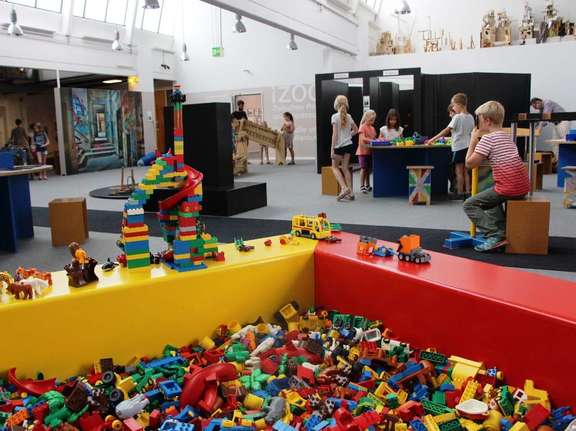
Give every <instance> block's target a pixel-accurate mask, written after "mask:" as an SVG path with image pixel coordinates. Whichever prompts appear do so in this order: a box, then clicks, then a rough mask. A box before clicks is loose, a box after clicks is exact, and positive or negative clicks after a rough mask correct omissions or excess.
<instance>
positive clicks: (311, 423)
mask: <svg viewBox="0 0 576 431" xmlns="http://www.w3.org/2000/svg"><path fill="white" fill-rule="evenodd" d="M320 422H322V416H320V415H319V414H317V413H313V414H312V415H310V417H309V418H308V419H306V420H305V421H304V430H305V431H312V430H313V429H314V427H315V426H316V425H318V424H320Z"/></svg>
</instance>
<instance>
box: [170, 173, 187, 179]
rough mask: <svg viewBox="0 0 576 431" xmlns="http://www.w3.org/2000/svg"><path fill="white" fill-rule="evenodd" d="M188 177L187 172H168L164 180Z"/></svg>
mask: <svg viewBox="0 0 576 431" xmlns="http://www.w3.org/2000/svg"><path fill="white" fill-rule="evenodd" d="M186 175H188V174H187V173H186V172H168V173H167V174H165V175H164V178H180V177H185V176H186Z"/></svg>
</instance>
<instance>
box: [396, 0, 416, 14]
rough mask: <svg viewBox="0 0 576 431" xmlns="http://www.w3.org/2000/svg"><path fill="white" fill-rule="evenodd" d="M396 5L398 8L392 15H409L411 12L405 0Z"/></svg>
mask: <svg viewBox="0 0 576 431" xmlns="http://www.w3.org/2000/svg"><path fill="white" fill-rule="evenodd" d="M398 3H399V4H398V6H399V7H398V8H396V9H395V10H394V13H395V14H396V15H408V14H409V13H411V12H412V10H411V9H410V5H409V4H408V2H407V1H406V0H402V1H400V2H398Z"/></svg>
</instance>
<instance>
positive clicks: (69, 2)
mask: <svg viewBox="0 0 576 431" xmlns="http://www.w3.org/2000/svg"><path fill="white" fill-rule="evenodd" d="M73 8H74V0H63V1H62V24H61V26H60V32H61V33H62V34H63V35H64V36H70V24H71V21H72V11H73V10H74V9H73Z"/></svg>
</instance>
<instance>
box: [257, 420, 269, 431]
mask: <svg viewBox="0 0 576 431" xmlns="http://www.w3.org/2000/svg"><path fill="white" fill-rule="evenodd" d="M254 426H255V427H256V429H257V430H263V429H264V428H266V427H267V426H268V424H267V423H266V421H265V420H264V418H262V419H258V420H257V421H254Z"/></svg>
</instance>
